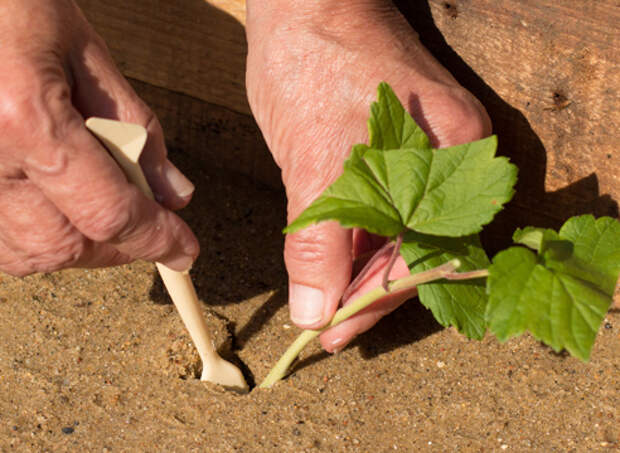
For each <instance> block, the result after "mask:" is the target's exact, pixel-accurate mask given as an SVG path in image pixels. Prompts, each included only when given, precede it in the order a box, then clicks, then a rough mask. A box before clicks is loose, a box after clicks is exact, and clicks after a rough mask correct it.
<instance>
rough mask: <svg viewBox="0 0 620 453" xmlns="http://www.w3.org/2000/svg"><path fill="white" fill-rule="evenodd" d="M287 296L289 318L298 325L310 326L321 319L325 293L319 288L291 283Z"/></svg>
mask: <svg viewBox="0 0 620 453" xmlns="http://www.w3.org/2000/svg"><path fill="white" fill-rule="evenodd" d="M288 297H289V304H290V310H291V320H292V321H293V322H294V323H295V324H297V325H298V326H302V327H303V326H310V325H312V324H316V323H317V322H319V321H320V320H321V319H323V307H324V306H325V295H324V294H323V291H321V290H320V289H318V288H313V287H311V286H306V285H300V284H297V283H292V284H291V285H290V286H289V296H288Z"/></svg>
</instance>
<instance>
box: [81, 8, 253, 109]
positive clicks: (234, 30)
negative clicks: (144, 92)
mask: <svg viewBox="0 0 620 453" xmlns="http://www.w3.org/2000/svg"><path fill="white" fill-rule="evenodd" d="M214 3H215V4H217V5H219V6H220V7H222V6H225V7H226V8H227V9H229V10H230V11H231V12H232V13H233V14H234V16H233V15H230V14H229V13H227V12H226V11H223V10H222V9H220V8H219V7H217V6H214V5H212V4H211V3H209V2H206V1H203V0H175V1H159V0H134V1H130V2H126V1H122V0H109V1H105V2H102V1H97V0H78V4H79V5H80V6H81V7H82V9H83V10H84V13H85V14H86V16H87V18H88V19H89V20H90V22H91V23H92V24H93V26H94V27H95V29H96V30H97V31H98V32H99V33H100V34H101V36H102V37H103V38H104V39H105V41H106V42H107V44H108V47H109V48H110V51H111V52H112V56H113V57H114V59H115V60H116V62H117V64H118V65H119V66H120V68H121V70H122V71H123V73H124V74H125V75H126V76H127V77H131V78H133V79H136V80H140V81H142V82H146V83H149V84H151V85H155V86H158V87H163V88H167V89H169V90H171V91H175V92H179V93H183V94H187V95H189V96H193V97H195V98H198V99H202V100H204V101H207V102H211V103H213V104H217V105H221V106H224V107H227V108H229V109H231V110H234V111H237V112H242V113H246V114H249V113H250V108H249V106H248V103H247V99H246V94H245V57H246V54H247V44H246V41H245V30H244V28H243V25H242V23H241V22H239V20H238V19H237V18H235V16H236V17H241V16H242V11H243V6H244V4H245V2H243V1H231V0H229V1H226V2H224V1H221V0H220V1H217V2H214Z"/></svg>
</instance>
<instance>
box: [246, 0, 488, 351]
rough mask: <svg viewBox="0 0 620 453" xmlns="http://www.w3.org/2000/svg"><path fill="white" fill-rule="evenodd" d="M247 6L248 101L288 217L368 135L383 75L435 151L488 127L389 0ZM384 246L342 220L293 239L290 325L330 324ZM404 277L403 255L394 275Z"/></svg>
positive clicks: (386, 308) (369, 315) (381, 308)
mask: <svg viewBox="0 0 620 453" xmlns="http://www.w3.org/2000/svg"><path fill="white" fill-rule="evenodd" d="M247 5H248V16H247V34H248V45H249V56H248V72H247V89H248V96H249V101H250V105H251V107H252V111H253V113H254V115H255V117H256V120H257V122H258V124H259V126H260V128H261V130H262V132H263V135H264V137H265V139H266V141H267V144H268V145H269V148H270V149H271V152H272V154H273V156H274V158H275V161H276V163H277V164H278V165H279V166H280V168H281V169H282V178H283V182H284V185H285V187H286V193H287V196H288V219H289V221H291V220H293V219H294V218H296V217H297V216H298V215H299V214H300V213H301V211H303V210H304V209H305V208H306V207H307V206H308V205H309V204H310V203H311V202H312V201H313V200H314V199H315V198H317V197H318V196H319V195H320V193H321V192H322V191H323V190H324V189H325V188H326V187H327V186H328V185H329V184H330V183H332V182H333V181H334V180H335V179H336V178H337V177H338V176H339V174H340V173H341V172H342V163H343V161H344V159H345V158H346V156H347V155H348V154H349V152H350V150H351V146H352V145H353V144H355V143H365V142H367V132H366V128H365V124H366V120H367V118H368V114H369V105H370V103H371V102H372V101H373V100H374V99H375V97H376V87H377V85H378V84H379V82H380V81H383V80H384V81H386V82H388V83H389V84H390V85H391V86H392V87H393V88H394V90H395V92H396V94H397V95H398V97H399V98H400V99H401V100H403V101H404V103H406V104H405V105H407V106H408V108H409V111H410V113H411V114H412V115H413V117H414V119H415V120H416V122H417V123H418V124H419V125H420V126H421V127H422V128H423V129H424V130H425V131H426V133H427V134H428V135H429V137H430V138H431V141H432V142H433V145H434V146H435V147H446V146H452V145H456V144H460V143H464V142H468V141H472V140H475V139H479V138H482V137H483V136H486V135H488V134H490V131H491V125H490V121H489V119H488V116H487V114H486V112H485V110H484V108H483V107H482V105H481V104H480V103H479V102H478V101H477V100H476V99H475V98H474V97H473V96H472V95H471V94H470V93H469V92H467V91H466V90H465V89H463V88H462V87H460V86H459V84H458V83H457V82H456V81H455V80H454V78H453V77H452V76H451V75H450V74H449V73H448V72H447V71H446V70H445V69H444V68H443V67H441V65H440V64H439V63H438V62H437V61H436V60H435V59H434V58H433V57H432V56H431V55H430V54H429V53H428V51H427V50H426V49H425V48H424V47H423V46H422V45H421V44H420V42H419V40H418V37H417V35H416V33H415V32H414V31H413V30H412V29H411V28H410V27H409V25H408V24H407V22H406V21H405V19H404V18H403V17H402V16H401V15H400V13H399V12H398V11H397V10H396V8H395V7H394V6H393V4H392V3H391V2H390V1H386V0H349V1H343V0H318V1H316V2H307V1H305V2H304V1H296V0H270V1H264V0H248V1H247ZM380 245H381V239H380V238H376V237H371V236H369V235H367V234H365V233H364V232H362V231H357V230H354V231H351V230H345V229H343V228H341V227H340V226H339V225H338V224H336V223H334V222H326V223H321V224H318V225H315V226H312V227H310V228H307V229H305V230H303V231H300V232H298V233H295V234H292V235H289V236H287V238H286V242H285V250H284V258H285V263H286V267H287V271H288V274H289V308H290V314H291V318H292V320H293V322H295V324H297V325H298V326H300V327H303V328H318V327H320V326H322V325H324V324H326V323H327V322H328V321H329V320H330V319H331V317H332V315H333V313H334V311H335V310H336V309H337V307H338V305H339V303H340V299H341V297H342V295H343V292H344V290H345V288H346V287H347V286H348V284H349V282H350V281H351V274H352V267H353V263H354V261H355V260H356V259H357V258H358V257H360V256H363V255H364V254H367V253H368V252H369V251H371V250H376V249H378V248H379V246H380ZM388 252H389V251H388ZM386 263H387V256H386V257H385V258H384V259H382V260H379V261H378V262H377V263H376V264H375V266H374V268H373V269H372V271H371V272H370V273H369V276H368V277H367V278H366V279H365V281H364V282H362V283H361V285H360V287H358V288H357V289H356V291H354V292H353V294H352V295H351V298H350V299H349V300H352V299H354V298H355V297H356V296H357V295H359V294H361V293H363V292H364V291H367V290H368V289H370V288H372V287H376V286H378V285H379V284H380V281H381V275H382V269H384V268H385V265H386ZM407 273H408V269H407V266H406V264H405V263H404V261H403V260H402V258H401V259H399V261H398V262H397V264H396V266H395V268H394V269H393V271H392V273H391V277H392V278H397V277H400V276H404V275H406V274H407ZM410 296H411V294H397V295H392V296H388V297H386V298H385V299H383V300H381V301H379V302H378V303H376V304H374V305H372V306H370V307H368V308H367V309H365V310H364V311H362V312H360V313H359V314H358V315H356V316H355V317H353V318H350V319H349V320H347V321H345V322H343V323H342V324H340V325H339V326H337V327H334V328H332V329H329V330H327V331H326V332H324V333H323V334H322V335H321V343H322V345H323V347H324V348H325V349H326V350H328V351H336V350H340V349H342V348H343V347H344V346H345V345H346V344H347V343H348V342H349V341H350V340H351V339H352V338H353V337H354V336H355V335H357V334H359V333H361V332H364V331H365V330H367V329H369V328H370V327H371V326H372V325H374V324H375V323H376V322H377V321H378V320H379V319H380V318H381V317H382V316H384V315H385V314H387V313H389V312H390V311H392V310H394V309H395V308H396V307H397V306H398V305H400V304H401V303H402V302H404V301H405V300H406V299H407V298H408V297H410ZM344 302H345V303H346V301H344Z"/></svg>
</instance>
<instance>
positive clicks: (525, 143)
mask: <svg viewBox="0 0 620 453" xmlns="http://www.w3.org/2000/svg"><path fill="white" fill-rule="evenodd" d="M395 3H396V5H397V6H398V8H399V9H400V10H401V12H402V13H403V15H404V16H405V18H406V19H407V20H408V21H409V23H410V24H411V25H412V27H413V28H414V29H415V30H416V31H417V32H418V33H419V35H420V40H421V41H422V43H423V44H424V45H425V46H426V47H427V48H428V50H429V51H430V52H431V53H432V54H433V55H434V56H435V58H437V60H439V62H440V63H441V64H442V65H443V66H444V67H445V68H446V69H447V70H448V71H450V73H451V74H452V75H453V76H454V77H455V78H456V79H457V80H458V82H459V83H460V84H461V85H463V86H464V87H465V88H467V89H468V90H469V91H470V92H471V93H472V94H473V95H474V96H476V97H477V98H478V99H479V100H480V101H481V102H482V104H483V105H484V106H485V108H486V109H487V111H488V113H489V116H490V117H491V120H492V122H493V129H494V133H495V134H497V136H498V138H499V151H498V154H500V155H504V156H507V157H509V158H510V160H511V162H512V163H514V164H516V165H517V167H519V179H518V182H517V185H516V194H515V196H514V198H513V200H512V201H511V202H510V203H509V204H508V205H507V206H506V207H505V209H504V210H503V211H502V212H500V213H499V214H498V215H497V216H496V217H495V219H494V220H493V222H492V223H491V224H490V225H489V226H488V227H486V228H485V230H484V233H482V235H481V237H482V242H483V245H484V247H485V250H487V253H489V255H490V256H492V255H493V254H495V253H496V252H497V251H499V250H501V249H503V248H506V247H507V246H509V245H510V244H511V243H512V241H511V237H512V233H513V232H514V230H515V229H516V228H518V227H524V226H527V225H533V226H539V227H547V228H559V227H560V226H561V225H562V224H563V223H564V221H566V220H567V219H568V218H569V217H571V216H575V215H580V214H594V215H595V216H603V215H607V216H611V217H618V205H617V203H616V202H615V201H614V200H613V199H612V198H611V197H610V196H609V195H600V194H599V186H598V179H597V176H596V175H595V174H591V175H589V176H587V177H585V178H583V179H581V180H579V181H576V182H574V183H572V184H570V185H568V186H566V187H564V188H562V189H560V190H557V191H555V192H546V191H545V175H546V172H547V169H546V164H547V155H546V154H547V152H546V150H545V148H544V146H543V144H542V142H541V140H540V139H539V137H538V136H537V135H536V133H534V131H533V130H532V128H531V126H530V124H529V122H528V120H527V118H525V116H524V115H523V114H522V113H521V112H520V111H519V110H517V109H515V108H514V107H512V106H511V105H509V104H508V103H506V102H505V101H504V100H503V99H502V98H501V97H500V96H499V95H497V93H495V92H494V91H493V90H492V89H491V87H489V86H488V85H487V84H486V83H485V82H484V81H483V80H482V79H481V78H480V77H479V76H478V75H477V74H476V73H475V72H474V71H473V70H472V69H471V68H470V67H469V66H468V65H467V64H466V63H465V61H464V60H463V59H462V58H461V57H460V56H459V55H458V54H457V53H456V52H455V51H454V50H453V49H452V48H451V47H450V46H449V45H448V44H447V43H446V40H445V39H444V37H443V35H442V33H441V31H440V30H439V29H438V28H437V26H436V24H435V22H434V19H433V16H432V14H431V10H430V5H429V2H408V1H404V0H396V1H395ZM456 8H457V6H456V5H455V4H454V2H443V13H444V14H447V15H448V16H449V17H451V18H455V17H456V14H457V10H456Z"/></svg>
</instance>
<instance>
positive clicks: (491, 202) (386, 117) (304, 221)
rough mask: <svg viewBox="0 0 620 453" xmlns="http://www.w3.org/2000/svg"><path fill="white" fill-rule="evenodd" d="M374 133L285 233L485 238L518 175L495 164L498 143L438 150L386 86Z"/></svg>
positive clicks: (376, 111)
mask: <svg viewBox="0 0 620 453" xmlns="http://www.w3.org/2000/svg"><path fill="white" fill-rule="evenodd" d="M369 130H370V137H371V139H370V141H371V146H370V147H368V146H365V145H357V146H355V147H354V149H353V152H352V155H351V157H350V158H349V159H347V161H346V162H345V166H344V172H343V174H342V175H341V176H340V178H338V179H337V180H336V181H335V182H334V183H333V184H332V185H331V186H330V187H328V188H327V189H326V190H325V191H324V192H323V194H321V196H320V197H319V198H318V199H317V200H315V201H314V202H313V203H312V204H311V205H310V207H308V208H307V209H306V211H304V212H303V213H302V214H301V215H300V216H299V217H298V218H297V219H295V220H294V221H293V222H292V223H291V224H290V225H289V226H288V227H287V228H286V229H285V230H284V232H285V233H292V232H294V231H297V230H299V229H301V228H304V227H305V226H308V225H310V224H312V223H316V222H320V221H324V220H337V221H339V222H340V223H341V224H342V225H343V226H345V227H348V228H350V227H360V228H364V229H365V230H367V231H369V232H372V233H376V234H379V235H382V236H388V237H392V236H395V235H397V234H399V233H400V232H403V231H405V230H413V231H417V232H420V233H425V234H432V235H438V236H451V237H458V236H464V235H469V234H472V233H476V232H479V231H480V230H481V229H482V226H483V225H485V224H487V223H489V222H490V221H491V220H492V218H493V216H494V215H495V214H496V213H497V212H498V211H499V210H500V209H502V206H503V204H504V203H506V202H507V201H508V200H510V198H511V197H512V195H513V189H512V188H513V186H514V184H515V182H516V173H517V170H516V167H515V166H514V165H512V164H510V163H509V162H508V160H507V159H506V158H503V157H494V156H495V150H496V148H497V139H496V137H494V136H493V137H488V138H486V139H483V140H478V141H475V142H472V143H468V144H464V145H459V146H454V147H451V148H444V149H439V150H433V149H431V148H430V145H429V144H428V141H427V139H425V138H423V137H422V135H421V134H423V132H421V129H420V128H419V127H418V126H417V125H416V124H415V122H414V121H413V119H412V118H411V116H410V115H409V114H408V113H407V112H406V111H405V110H404V108H403V107H402V105H401V104H400V103H399V102H398V99H397V98H396V96H395V95H394V93H393V92H392V90H391V89H390V88H389V86H387V84H382V85H380V86H379V99H378V101H377V102H376V103H375V104H373V107H372V112H371V118H370V120H369ZM424 137H426V136H425V135H424ZM391 147H396V148H395V149H390V148H391ZM365 212H367V213H368V215H365V214H364V213H365Z"/></svg>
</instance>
